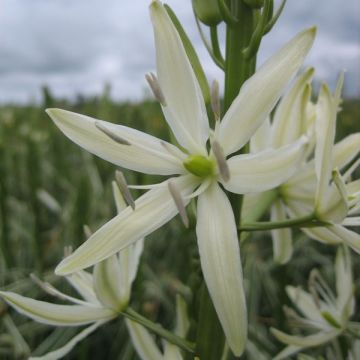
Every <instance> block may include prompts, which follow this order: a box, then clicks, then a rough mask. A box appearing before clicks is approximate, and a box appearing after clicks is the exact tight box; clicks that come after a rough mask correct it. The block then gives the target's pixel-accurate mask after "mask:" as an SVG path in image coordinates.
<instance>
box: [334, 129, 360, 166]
mask: <svg viewBox="0 0 360 360" xmlns="http://www.w3.org/2000/svg"><path fill="white" fill-rule="evenodd" d="M359 152H360V133H355V134H351V135H349V136H347V137H346V138H345V139H343V140H341V141H339V142H338V143H337V144H336V145H335V146H334V167H337V168H339V169H340V170H341V169H342V168H343V167H345V166H346V165H348V164H349V163H350V162H351V161H352V160H353V159H354V158H355V157H356V156H357V155H358V154H359Z"/></svg>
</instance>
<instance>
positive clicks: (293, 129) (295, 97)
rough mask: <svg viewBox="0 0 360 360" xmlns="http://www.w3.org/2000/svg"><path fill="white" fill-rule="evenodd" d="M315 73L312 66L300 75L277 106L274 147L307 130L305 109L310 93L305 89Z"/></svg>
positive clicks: (282, 144)
mask: <svg viewBox="0 0 360 360" xmlns="http://www.w3.org/2000/svg"><path fill="white" fill-rule="evenodd" d="M313 75H314V69H312V68H311V69H308V70H307V71H305V72H304V73H303V74H302V75H301V76H299V78H298V79H297V80H296V82H295V84H294V85H293V87H292V88H291V90H290V91H289V92H288V93H287V94H286V96H284V97H283V99H282V100H281V102H280V103H279V105H278V107H277V108H276V111H275V115H274V121H273V124H272V146H273V148H275V149H277V148H279V147H281V146H284V145H287V144H290V143H292V142H294V141H295V140H297V139H298V138H299V137H300V136H301V135H302V134H303V133H305V132H306V114H305V111H306V105H307V103H308V100H309V96H310V93H309V91H306V90H305V89H306V85H307V84H308V83H309V81H311V78H312V77H313ZM304 90H305V91H306V93H305V94H304Z"/></svg>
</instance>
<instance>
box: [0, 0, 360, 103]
mask: <svg viewBox="0 0 360 360" xmlns="http://www.w3.org/2000/svg"><path fill="white" fill-rule="evenodd" d="M149 2H150V1H149V0H140V1H139V0H137V1H130V0H127V1H125V0H123V1H119V0H76V1H74V0H51V1H48V0H32V1H28V0H2V10H1V12H0V101H7V100H18V101H26V100H28V99H33V98H39V94H40V93H39V89H40V86H41V85H43V84H45V83H46V84H48V85H49V86H50V87H51V88H52V90H53V91H54V93H55V94H57V95H60V96H68V97H71V96H73V95H74V94H76V93H84V94H95V93H98V92H100V91H101V90H102V88H103V84H104V83H105V82H110V83H112V84H113V94H114V95H115V96H116V97H117V98H126V99H129V98H131V99H139V98H141V96H142V95H143V92H144V87H145V81H144V74H145V73H146V72H148V71H152V70H154V68H155V51H154V46H153V35H152V29H151V23H150V20H149V16H148V4H149ZM168 2H169V4H170V5H171V6H172V7H173V8H174V9H175V11H176V12H177V14H178V16H179V18H180V19H181V21H182V22H183V24H184V26H185V28H186V29H187V31H188V33H189V35H190V37H191V39H192V40H193V42H194V44H195V46H196V48H197V49H198V52H199V55H200V58H201V60H202V62H203V64H204V68H205V70H206V72H207V74H208V75H209V78H210V79H212V78H217V79H220V80H221V78H222V74H221V72H220V71H219V70H218V69H217V68H216V66H215V65H214V64H213V63H212V62H211V59H210V58H209V56H208V55H207V53H206V50H205V49H204V46H203V45H202V43H201V40H200V38H199V36H198V34H197V30H196V28H195V24H194V20H193V17H192V11H191V6H190V0H188V1H184V0H169V1H168ZM359 12H360V6H359V4H358V2H357V1H356V0H349V1H346V6H344V2H343V1H341V0H319V1H313V0H303V1H288V4H287V7H286V9H285V12H284V15H283V17H282V18H281V19H280V21H279V23H278V24H277V25H276V27H275V29H274V31H273V32H272V33H271V34H270V35H269V36H267V37H266V38H265V39H264V42H263V44H262V48H261V53H260V59H259V63H261V62H263V61H264V60H265V59H266V58H267V57H269V56H270V55H271V54H272V53H274V52H275V50H276V49H278V48H279V47H281V45H282V44H283V43H284V42H285V41H288V40H289V39H290V38H291V37H292V36H293V35H295V33H296V32H297V31H300V30H301V29H303V28H305V27H307V26H310V25H313V24H319V32H318V39H317V42H316V44H315V47H314V49H313V50H312V53H311V55H310V56H309V58H308V60H307V64H308V65H315V66H316V67H317V74H318V77H319V79H321V80H324V81H330V82H334V81H335V78H336V73H337V72H338V71H339V70H340V69H341V68H347V69H348V73H349V76H348V81H347V84H346V89H347V91H348V93H349V94H350V95H358V94H360V89H359V88H360V85H359V84H360V74H359V69H358V65H357V63H358V62H359V57H360V44H359V36H360V24H359V23H358V21H357V18H356V16H357V14H358V13H359Z"/></svg>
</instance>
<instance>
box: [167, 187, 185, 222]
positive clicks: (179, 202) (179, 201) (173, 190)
mask: <svg viewBox="0 0 360 360" xmlns="http://www.w3.org/2000/svg"><path fill="white" fill-rule="evenodd" d="M168 188H169V191H170V194H171V196H172V198H173V200H174V202H175V205H176V207H177V209H178V211H179V214H180V218H181V220H182V222H183V223H184V225H185V227H186V228H188V227H189V218H188V216H187V213H186V209H185V205H184V201H183V198H182V196H181V193H180V191H179V190H178V188H177V187H176V186H175V184H174V183H173V182H172V181H171V180H169V181H168Z"/></svg>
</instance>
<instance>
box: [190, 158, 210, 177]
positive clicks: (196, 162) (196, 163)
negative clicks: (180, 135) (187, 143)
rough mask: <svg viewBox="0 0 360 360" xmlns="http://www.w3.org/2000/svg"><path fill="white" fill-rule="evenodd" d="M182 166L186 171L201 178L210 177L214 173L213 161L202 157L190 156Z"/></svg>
mask: <svg viewBox="0 0 360 360" xmlns="http://www.w3.org/2000/svg"><path fill="white" fill-rule="evenodd" d="M183 164H184V167H185V169H186V170H188V171H189V172H191V173H192V174H194V175H196V176H198V177H201V178H206V177H208V176H211V175H213V174H214V171H215V163H214V161H212V160H210V159H209V158H208V157H206V156H203V155H190V156H189V157H188V158H187V159H186V160H185V161H184V163H183Z"/></svg>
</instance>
